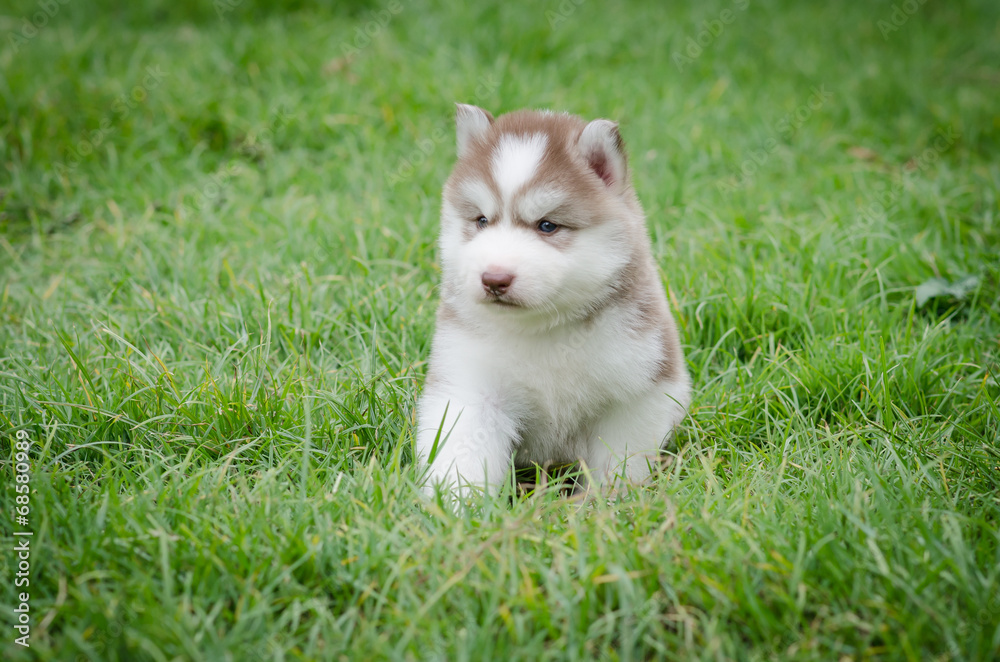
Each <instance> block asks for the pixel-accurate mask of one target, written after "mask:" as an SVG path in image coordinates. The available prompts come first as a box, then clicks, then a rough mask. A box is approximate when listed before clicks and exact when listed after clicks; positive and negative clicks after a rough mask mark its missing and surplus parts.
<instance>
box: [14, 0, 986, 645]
mask: <svg viewBox="0 0 1000 662" xmlns="http://www.w3.org/2000/svg"><path fill="white" fill-rule="evenodd" d="M902 4H905V3H899V4H898V6H900V7H901V6H902ZM222 6H223V7H226V8H228V9H231V11H224V12H223V15H222V17H220V16H219V15H218V14H217V12H216V8H215V6H214V5H213V4H211V3H209V2H203V3H195V2H183V3H173V4H170V3H166V2H158V3H155V4H154V5H152V6H143V5H140V6H139V7H133V8H124V7H120V6H118V4H117V3H112V2H110V1H109V0H102V1H99V2H98V1H95V2H86V1H85V0H77V1H75V2H70V3H67V4H66V5H61V4H58V12H57V13H55V15H53V16H52V17H51V18H48V19H47V20H46V24H45V25H44V26H43V27H42V28H40V29H39V30H38V31H37V34H35V35H34V36H32V37H31V38H30V39H26V40H25V41H24V42H23V43H22V42H19V41H17V40H12V39H11V38H10V34H11V33H12V32H13V33H17V34H19V33H20V31H21V30H22V29H23V22H22V17H25V16H28V17H31V16H32V15H33V14H34V13H36V12H38V11H41V10H40V9H39V7H40V5H37V4H35V3H33V2H20V1H19V2H17V3H15V7H14V8H10V9H6V8H5V9H4V10H3V12H2V13H3V16H0V36H2V38H3V40H2V42H0V118H3V120H2V122H0V189H2V200H0V233H2V234H0V256H2V258H0V259H2V262H0V265H2V266H0V428H2V431H0V439H2V441H0V451H2V460H3V463H2V464H0V474H2V475H3V479H2V480H3V484H4V489H3V490H2V492H0V502H2V503H0V506H2V507H0V529H2V531H3V536H4V539H3V543H2V544H3V545H4V549H5V553H4V554H3V558H2V562H0V613H2V615H3V619H2V620H3V623H4V628H3V632H4V638H3V640H2V642H0V650H3V651H4V655H5V658H6V657H10V659H51V660H201V659H203V660H227V659H228V660H258V659H259V660H272V659H274V660H307V659H334V660H337V659H345V660H346V659H442V660H444V659H447V660H469V659H498V660H499V659H526V660H547V659H608V660H617V659H620V660H634V659H677V660H688V659H705V660H722V659H747V660H771V659H794V660H866V659H886V660H897V659H899V660H991V659H996V657H998V656H1000V534H998V528H1000V496H998V495H1000V450H998V449H1000V444H998V441H1000V384H998V372H1000V344H998V338H1000V257H998V255H1000V222H998V214H1000V204H998V197H997V191H998V188H1000V158H998V157H1000V104H998V102H997V99H998V98H1000V68H998V64H997V63H998V62H1000V9H998V7H997V5H996V3H995V2H988V1H986V0H983V1H981V2H972V1H968V2H959V3H937V2H928V3H925V4H921V5H918V6H919V8H918V9H916V11H915V13H913V15H912V16H908V15H906V14H905V13H904V14H901V15H899V16H903V17H904V18H906V20H905V22H902V23H901V26H900V27H899V30H897V31H893V32H886V34H885V35H883V31H884V25H883V27H882V28H880V23H879V21H890V20H891V17H892V15H893V4H892V3H890V2H878V3H867V2H843V3H793V2H779V1H777V0H774V1H771V0H760V1H759V2H758V1H757V0H751V2H750V3H749V5H745V4H744V3H730V2H711V3H708V4H705V3H702V4H692V8H689V7H676V8H672V9H667V8H663V7H660V6H659V4H657V3H642V2H638V1H634V2H622V3H616V4H615V5H614V6H608V5H606V4H604V3H597V2H583V3H581V4H579V6H577V5H576V4H575V3H569V2H567V3H562V5H560V4H559V3H558V2H555V0H552V1H551V2H546V3H542V4H538V5H525V6H520V7H519V6H515V5H514V4H512V3H504V2H498V3H491V4H484V3H474V5H473V6H472V7H469V8H465V9H456V8H455V7H452V6H451V5H448V4H444V3H435V2H431V1H430V0H427V1H425V0H412V1H411V0H399V4H398V5H395V3H385V4H378V3H375V4H371V5H370V6H366V5H364V4H363V3H357V2H355V3H353V4H349V5H345V6H344V7H343V8H342V9H336V10H330V9H327V8H325V7H324V6H321V5H320V3H311V2H305V1H302V2H296V3H293V4H292V5H291V6H290V7H286V8H284V9H274V8H271V7H269V5H268V4H267V3H263V2H251V1H249V0H248V1H247V2H245V3H239V2H232V3H228V4H226V3H223V5H222ZM740 6H745V7H746V9H745V10H741V9H739V7H740ZM390 7H398V8H399V11H395V12H393V11H390V10H389V8H390ZM726 8H730V9H732V10H733V13H732V15H727V16H729V17H730V18H732V21H731V22H729V23H726V24H722V23H721V21H720V25H722V26H723V27H722V28H721V32H719V29H718V27H717V26H715V31H717V32H719V34H718V35H717V36H713V35H711V34H710V33H706V35H707V36H702V42H703V43H705V45H703V47H702V52H701V53H700V55H698V56H697V57H692V58H691V61H690V62H687V61H681V60H678V59H677V58H675V57H674V54H675V53H681V54H685V53H686V52H687V50H686V49H688V48H689V47H690V42H689V41H688V40H689V39H694V40H696V41H695V43H697V39H698V36H699V32H700V31H702V30H703V29H705V28H704V27H703V26H704V25H705V24H704V23H703V22H704V21H709V24H708V25H709V26H710V27H713V26H714V24H713V23H711V21H714V20H716V19H718V18H719V17H720V15H721V12H722V11H723V10H724V9H726ZM285 9H287V10H288V11H285ZM382 10H385V12H384V13H383V14H382V15H381V16H382V19H383V21H385V20H386V14H388V19H387V21H388V22H387V23H386V24H385V25H384V26H379V27H378V29H377V34H376V35H375V37H374V38H371V39H370V40H366V39H363V38H360V37H359V36H358V35H359V33H358V31H357V30H358V28H360V29H361V30H362V31H363V30H364V29H365V26H366V25H368V23H369V22H370V21H372V20H373V18H372V17H373V15H374V16H375V17H376V18H377V17H378V12H380V11H382ZM899 16H897V18H899ZM373 25H374V24H373ZM372 31H373V32H375V31H376V30H375V29H374V28H373V29H372ZM369 42H370V43H369ZM355 47H357V50H356V51H355V50H354V48H355ZM696 50H697V49H692V51H691V52H696ZM347 53H350V54H351V55H350V57H349V58H348V59H346V60H345V59H344V58H345V54H347ZM678 61H680V62H681V66H678V64H677V63H678ZM150 71H152V72H153V73H152V74H151V73H150ZM814 89H816V90H820V91H822V94H823V96H822V97H814V96H813V95H814V91H813V90H814ZM133 92H134V93H135V96H136V98H137V99H138V100H137V101H134V103H133V104H131V107H130V106H129V105H122V103H121V101H120V96H121V95H122V94H126V95H130V94H132V93H133ZM454 101H465V102H474V103H478V104H480V105H482V106H484V107H486V108H488V109H490V110H491V111H493V112H494V113H499V112H504V111H507V110H513V109H516V108H521V107H536V108H540V107H545V108H555V109H561V110H569V111H571V112H575V113H578V114H581V115H584V116H586V117H598V116H603V117H610V118H614V119H618V120H620V122H621V127H622V133H623V135H624V137H625V140H626V142H627V144H628V146H629V148H630V153H631V159H632V166H633V168H632V171H633V175H634V178H635V184H636V187H637V189H638V192H639V196H640V198H641V200H642V201H643V203H644V205H645V207H646V209H647V211H648V214H649V228H650V235H651V237H652V241H653V246H654V251H655V254H656V256H657V257H658V259H659V262H660V265H661V267H662V270H663V274H664V279H665V282H666V283H667V285H668V287H669V290H670V293H671V297H672V300H673V301H675V305H676V314H677V317H678V320H679V324H680V326H681V328H682V335H683V342H684V345H685V349H686V352H687V358H688V362H689V365H690V368H691V372H692V375H693V377H694V379H695V384H696V395H695V402H694V405H693V408H692V411H691V415H690V417H689V418H688V420H687V421H686V422H685V423H684V425H683V429H682V430H681V431H680V432H679V434H678V437H677V444H676V447H675V448H674V449H673V451H672V452H673V453H674V456H673V458H672V462H671V464H670V465H669V467H668V469H667V470H666V471H665V472H664V473H663V475H662V476H660V477H659V478H658V480H657V481H656V482H655V483H654V484H652V485H650V486H648V487H647V488H643V489H636V490H634V491H633V492H631V493H629V494H626V495H622V496H621V497H620V498H617V499H615V500H611V501H604V502H602V501H590V502H586V503H579V502H575V501H572V500H567V499H565V498H561V497H559V496H558V495H557V494H555V493H554V492H550V493H545V494H541V495H536V496H534V497H531V498H527V499H523V500H515V502H514V503H513V504H512V503H511V501H510V499H509V498H507V497H506V496H503V497H501V498H496V499H482V500H480V501H476V502H474V503H471V504H469V505H468V507H465V508H463V509H461V510H460V512H458V513H453V512H451V510H449V509H445V508H442V507H441V505H440V504H439V503H429V502H424V501H422V500H421V498H420V496H419V491H418V489H417V488H416V483H417V480H418V478H419V476H418V472H417V471H416V470H415V469H414V468H413V466H412V464H411V456H412V450H411V443H412V425H413V416H414V403H415V399H416V396H417V394H418V393H419V389H420V384H421V380H422V377H423V375H424V372H425V368H426V363H425V361H426V358H427V355H428V351H429V341H430V338H431V334H432V331H433V316H434V310H435V304H436V293H435V287H436V283H437V278H438V273H439V272H438V268H437V264H436V261H435V260H436V251H435V248H434V242H435V240H436V233H437V230H436V224H437V214H438V204H439V203H438V192H439V189H440V186H441V184H442V183H443V181H444V179H445V177H446V176H447V173H448V170H449V168H450V166H451V163H452V162H453V151H454V150H453V138H452V129H451V116H452V113H453V105H452V104H453V102H454ZM810 102H812V107H810V105H809V104H810ZM126 110H127V112H126ZM95 132H96V133H95ZM939 136H946V137H945V138H939ZM947 136H950V137H947ZM88 145H89V146H90V147H89V148H88ZM758 162H759V163H758ZM743 165H746V169H747V171H752V176H750V177H741V176H740V168H741V166H743ZM875 203H878V204H879V205H881V207H879V206H877V205H876V204H875ZM967 276H976V277H977V278H978V284H977V285H976V286H975V287H974V288H973V290H972V291H971V292H969V293H968V295H967V296H965V297H964V298H958V297H955V296H942V297H938V298H936V299H933V300H931V301H930V302H928V303H927V304H925V305H923V306H918V305H917V303H916V295H915V291H916V288H917V286H919V285H920V284H921V283H924V282H926V281H928V280H930V279H932V278H936V277H941V278H945V279H947V280H948V281H951V282H956V281H959V280H961V279H963V278H965V277H967ZM17 430H23V431H25V432H27V434H28V435H29V436H30V438H31V439H32V441H33V446H32V449H31V452H30V458H31V459H30V464H31V487H32V492H31V495H30V502H31V503H30V508H31V510H30V516H29V519H30V524H29V526H28V527H27V528H29V529H30V530H32V531H33V532H34V537H33V538H32V539H31V545H32V550H33V551H32V556H31V576H30V579H31V584H30V609H31V625H32V630H31V640H30V641H31V646H32V647H31V649H30V650H23V649H21V648H20V647H19V646H16V645H15V644H14V638H15V637H16V636H17V633H16V632H15V630H14V629H13V627H12V625H13V623H14V620H15V614H14V611H13V609H14V607H15V606H16V604H17V600H16V597H17V593H18V592H19V590H23V589H15V587H14V576H15V574H14V573H15V570H16V565H15V563H16V562H15V559H14V555H13V554H11V553H8V551H9V550H10V549H11V548H12V546H13V545H14V543H15V539H14V538H13V537H12V536H11V532H12V531H15V530H21V529H23V528H24V527H22V526H20V525H18V524H17V523H16V522H15V520H14V505H15V503H14V500H15V495H14V491H13V489H12V488H11V487H10V486H12V485H13V484H14V472H15V466H14V459H15V455H14V448H13V444H14V441H15V433H16V431H17Z"/></svg>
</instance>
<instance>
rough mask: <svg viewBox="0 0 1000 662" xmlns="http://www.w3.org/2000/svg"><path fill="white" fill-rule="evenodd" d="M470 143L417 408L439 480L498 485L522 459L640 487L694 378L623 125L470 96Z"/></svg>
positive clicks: (452, 192)
mask: <svg viewBox="0 0 1000 662" xmlns="http://www.w3.org/2000/svg"><path fill="white" fill-rule="evenodd" d="M457 137H458V162H457V164H456V165H455V169H454V171H453V172H452V174H451V176H450V177H449V178H448V181H447V183H446V184H445V186H444V194H443V204H442V209H441V236H440V244H439V248H440V260H441V271H442V283H441V302H440V306H439V308H438V314H437V329H436V333H435V336H434V342H433V347H432V350H431V358H430V366H429V369H428V374H427V382H426V384H425V386H424V392H423V395H422V397H421V398H420V401H419V407H418V414H419V416H418V418H419V420H418V427H417V435H416V450H417V454H418V456H419V459H420V460H421V461H422V462H423V463H424V464H429V466H430V470H429V473H430V483H431V484H435V483H437V484H441V485H442V486H444V487H446V488H447V489H449V490H452V491H458V490H459V489H461V488H463V486H473V487H478V488H485V489H487V490H491V489H493V490H495V489H496V488H497V487H499V486H500V485H501V484H502V483H503V482H504V481H505V478H506V476H507V475H508V473H507V472H508V471H509V468H510V466H511V462H512V461H513V462H514V464H515V465H516V466H518V467H521V466H530V465H531V464H533V463H537V464H541V465H545V464H547V463H575V462H580V463H582V464H583V465H584V466H585V467H586V470H587V471H589V475H590V476H591V478H592V479H593V480H594V481H595V482H597V483H599V484H600V485H605V486H611V487H615V486H617V485H623V484H628V483H631V482H638V481H642V480H643V479H645V478H647V477H648V476H649V473H650V469H651V465H652V463H653V462H654V461H655V457H656V455H657V453H658V451H659V449H660V447H661V446H662V444H663V443H664V441H665V440H666V439H667V438H668V436H669V435H670V434H671V432H672V431H673V429H674V428H675V427H676V426H677V424H678V423H679V422H680V421H681V419H683V418H684V415H685V413H686V410H687V407H688V404H689V403H690V398H691V380H690V377H689V376H688V371H687V368H686V366H685V363H684V356H683V353H682V350H681V346H680V343H679V341H678V336H677V328H676V326H675V324H674V320H673V317H672V316H671V314H670V309H669V307H668V305H667V298H666V295H665V293H664V289H663V284H662V282H661V280H660V276H659V274H658V272H657V267H656V264H655V262H654V261H653V257H652V253H651V251H650V244H649V237H648V235H647V231H646V219H645V214H644V213H643V211H642V207H641V206H640V204H639V201H638V199H637V198H636V195H635V192H634V191H633V189H632V185H631V181H630V177H629V173H628V168H627V160H626V156H625V149H624V145H623V144H622V139H621V136H620V135H619V133H618V126H617V124H615V123H614V122H611V121H608V120H603V119H598V120H594V121H592V122H590V123H586V122H584V121H583V120H581V119H580V118H578V117H574V116H572V115H567V114H554V113H550V112H534V111H518V112H513V113H509V114H507V115H503V116H501V117H499V118H497V119H494V118H493V116H492V115H490V114H489V113H488V112H486V111H484V110H483V109H481V108H477V107H475V106H469V105H464V104H459V105H458V110H457ZM427 489H428V490H429V491H432V487H431V486H430V485H428V488H427Z"/></svg>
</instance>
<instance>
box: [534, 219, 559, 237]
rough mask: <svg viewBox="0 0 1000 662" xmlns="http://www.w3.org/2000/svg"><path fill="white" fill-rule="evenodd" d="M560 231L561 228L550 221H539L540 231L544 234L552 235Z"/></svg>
mask: <svg viewBox="0 0 1000 662" xmlns="http://www.w3.org/2000/svg"><path fill="white" fill-rule="evenodd" d="M558 229H559V226H558V225H556V224H555V223H553V222H552V221H550V220H547V219H544V218H543V219H542V220H540V221H538V231H539V232H541V233H542V234H552V233H553V232H555V231H556V230H558Z"/></svg>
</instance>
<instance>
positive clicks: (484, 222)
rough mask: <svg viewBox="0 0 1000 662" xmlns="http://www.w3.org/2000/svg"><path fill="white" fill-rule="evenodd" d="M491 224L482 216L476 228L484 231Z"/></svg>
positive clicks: (477, 220) (477, 221)
mask: <svg viewBox="0 0 1000 662" xmlns="http://www.w3.org/2000/svg"><path fill="white" fill-rule="evenodd" d="M489 224H490V219H488V218H486V217H485V216H480V217H479V218H477V219H476V227H477V228H479V229H480V230H482V229H483V228H485V227H486V226H487V225H489Z"/></svg>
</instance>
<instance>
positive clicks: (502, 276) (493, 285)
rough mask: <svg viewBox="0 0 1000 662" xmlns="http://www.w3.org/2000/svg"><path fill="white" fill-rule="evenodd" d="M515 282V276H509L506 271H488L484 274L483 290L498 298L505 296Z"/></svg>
mask: <svg viewBox="0 0 1000 662" xmlns="http://www.w3.org/2000/svg"><path fill="white" fill-rule="evenodd" d="M513 282H514V274H509V273H506V272H504V271H496V272H494V271H486V272H484V273H483V289H485V290H486V291H487V292H489V293H490V294H492V295H493V296H497V295H500V294H503V293H504V292H506V291H507V288H508V287H510V284H511V283H513Z"/></svg>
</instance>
